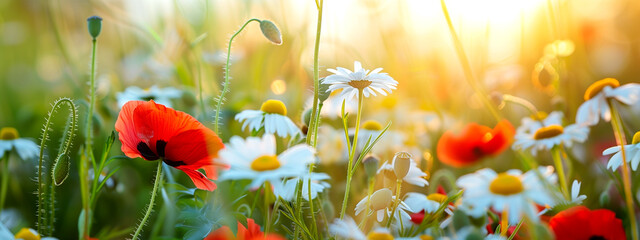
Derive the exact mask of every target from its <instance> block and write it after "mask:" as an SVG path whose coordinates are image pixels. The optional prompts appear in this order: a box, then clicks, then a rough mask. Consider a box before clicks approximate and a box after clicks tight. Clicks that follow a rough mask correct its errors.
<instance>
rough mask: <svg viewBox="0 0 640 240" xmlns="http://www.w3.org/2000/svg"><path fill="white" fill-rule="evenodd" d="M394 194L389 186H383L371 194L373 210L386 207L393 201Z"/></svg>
mask: <svg viewBox="0 0 640 240" xmlns="http://www.w3.org/2000/svg"><path fill="white" fill-rule="evenodd" d="M392 199H393V194H392V192H391V190H389V189H388V188H383V189H380V190H378V191H375V192H374V193H373V194H371V210H373V211H378V210H381V209H385V208H386V207H387V206H389V203H391V200H392Z"/></svg>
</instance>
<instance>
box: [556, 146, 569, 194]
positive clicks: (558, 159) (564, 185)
mask: <svg viewBox="0 0 640 240" xmlns="http://www.w3.org/2000/svg"><path fill="white" fill-rule="evenodd" d="M551 154H552V155H553V163H554V165H556V169H558V178H560V188H561V189H562V195H564V198H565V199H566V200H571V197H570V195H569V187H568V186H569V185H567V178H566V176H565V174H564V166H563V165H562V156H560V149H558V147H554V148H553V149H551Z"/></svg>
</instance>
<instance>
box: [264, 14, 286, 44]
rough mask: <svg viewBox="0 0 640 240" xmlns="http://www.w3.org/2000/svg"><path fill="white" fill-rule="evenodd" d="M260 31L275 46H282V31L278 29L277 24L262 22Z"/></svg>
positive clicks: (267, 21)
mask: <svg viewBox="0 0 640 240" xmlns="http://www.w3.org/2000/svg"><path fill="white" fill-rule="evenodd" d="M260 30H262V34H263V35H264V36H265V37H266V38H267V39H269V41H271V42H272V43H273V44H276V45H280V44H282V34H280V29H278V27H277V26H276V24H274V23H273V22H271V21H269V20H260Z"/></svg>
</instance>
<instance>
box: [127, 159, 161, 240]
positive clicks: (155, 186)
mask: <svg viewBox="0 0 640 240" xmlns="http://www.w3.org/2000/svg"><path fill="white" fill-rule="evenodd" d="M161 182H162V161H158V170H157V171H156V180H155V182H154V183H153V190H151V199H150V200H149V205H147V211H146V212H145V214H144V217H143V218H142V220H140V223H139V224H138V227H137V228H136V232H135V233H134V234H133V237H132V238H131V239H132V240H136V239H138V236H139V235H140V233H141V232H142V228H143V227H144V225H145V223H146V222H147V220H148V219H149V216H150V215H151V212H152V211H153V205H154V203H155V200H156V192H158V186H160V183H161Z"/></svg>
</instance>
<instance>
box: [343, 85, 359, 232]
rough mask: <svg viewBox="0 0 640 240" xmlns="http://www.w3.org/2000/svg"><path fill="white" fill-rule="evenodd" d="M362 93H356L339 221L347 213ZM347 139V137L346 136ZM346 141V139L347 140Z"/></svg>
mask: <svg viewBox="0 0 640 240" xmlns="http://www.w3.org/2000/svg"><path fill="white" fill-rule="evenodd" d="M363 95H364V94H363V91H362V89H360V90H359V91H358V113H357V114H356V130H355V134H354V135H353V144H352V145H351V151H349V166H348V167H347V186H346V188H345V191H344V199H343V200H342V209H341V210H340V220H342V219H343V218H344V213H345V212H346V211H347V201H348V200H349V190H350V188H351V177H353V174H352V171H351V167H352V166H353V157H354V155H355V152H356V147H357V146H358V132H359V131H360V116H361V115H362V102H363V97H364V96H363ZM347 137H348V136H347ZM347 141H348V138H347Z"/></svg>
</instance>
